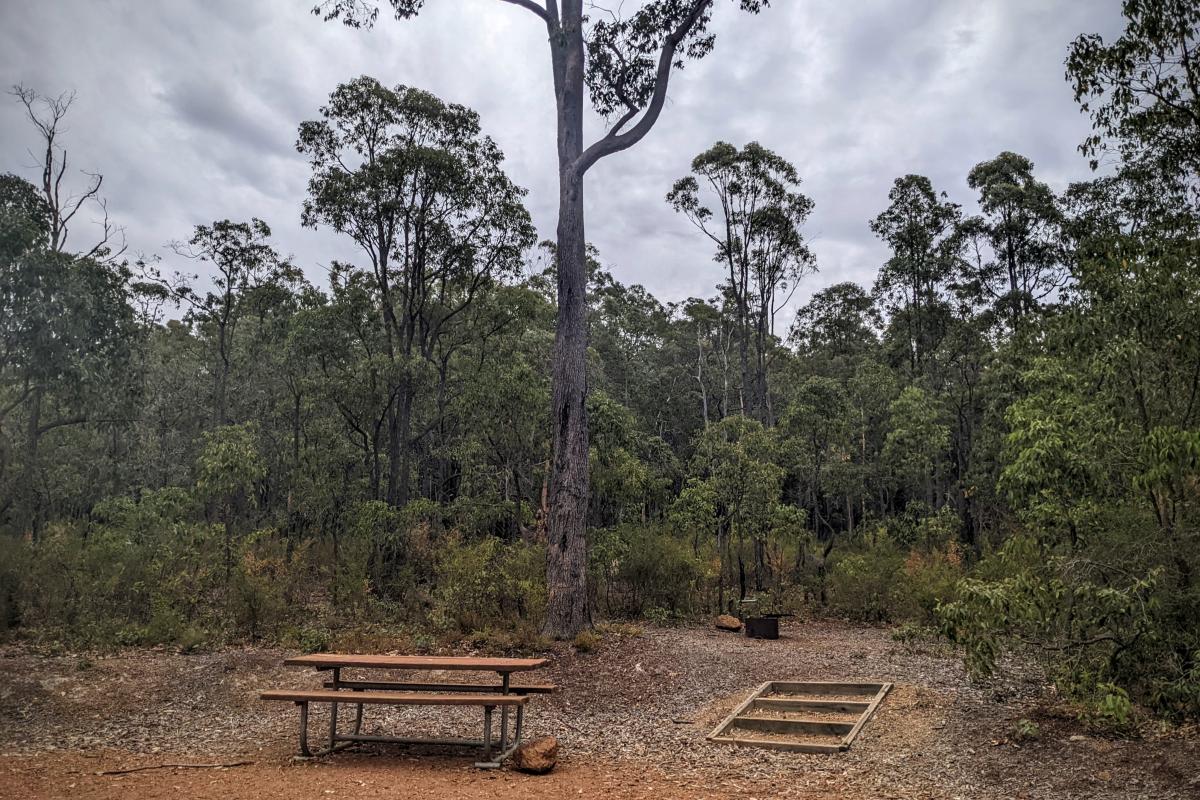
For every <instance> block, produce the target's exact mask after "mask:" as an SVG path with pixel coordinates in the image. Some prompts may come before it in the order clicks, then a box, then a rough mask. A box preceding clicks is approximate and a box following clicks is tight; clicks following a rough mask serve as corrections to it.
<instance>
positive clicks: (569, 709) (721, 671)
mask: <svg viewBox="0 0 1200 800" xmlns="http://www.w3.org/2000/svg"><path fill="white" fill-rule="evenodd" d="M783 634H784V635H783V638H781V639H779V640H778V641H761V640H748V639H746V638H744V637H741V636H738V635H735V634H728V633H721V632H717V631H715V630H710V629H704V628H683V629H650V630H647V631H646V632H645V633H644V634H643V635H641V636H634V637H628V636H623V637H618V636H614V635H609V636H606V637H605V638H604V640H603V644H602V645H601V647H600V648H599V649H598V650H597V651H595V652H592V653H587V654H581V653H575V652H574V651H572V650H571V649H569V648H566V647H560V648H557V649H556V650H555V651H554V653H553V654H552V655H553V664H552V666H551V667H550V668H548V669H546V670H543V671H540V672H537V673H534V675H533V676H532V677H531V678H530V680H532V681H537V682H542V681H552V682H554V683H557V684H558V685H559V687H560V691H559V693H558V694H555V695H552V696H535V697H534V698H533V699H532V700H531V703H530V709H529V716H528V732H529V734H530V735H535V736H536V735H552V736H556V737H558V738H559V740H560V742H561V744H562V749H563V753H564V760H565V762H566V764H567V765H568V766H569V767H574V768H576V769H578V770H583V771H588V774H589V775H592V777H590V778H589V779H588V784H587V785H589V786H597V785H606V784H604V781H603V780H602V779H601V778H598V777H595V775H594V774H593V773H595V772H596V771H597V770H599V774H602V775H604V776H607V778H609V779H615V780H617V781H618V783H619V781H620V780H621V778H622V776H624V777H626V778H632V777H633V776H637V775H640V774H642V773H643V771H644V770H650V771H652V772H653V773H654V774H655V775H657V776H659V778H658V779H659V780H663V781H667V782H668V783H669V784H671V785H674V786H679V787H683V788H684V789H689V790H690V791H693V792H695V793H696V796H700V793H702V792H715V793H717V794H718V795H720V794H745V795H747V796H751V795H749V794H747V793H754V794H753V796H757V797H760V798H765V797H786V796H792V797H822V796H828V797H831V798H832V797H838V798H847V799H848V798H859V797H870V798H892V797H895V798H964V799H965V798H971V799H972V800H975V799H976V798H978V799H980V800H988V799H990V798H996V799H997V800H1000V799H1001V798H1003V800H1009V799H1010V798H1064V799H1065V798H1122V799H1124V798H1128V799H1129V800H1132V799H1133V798H1147V799H1149V798H1153V799H1154V800H1158V799H1159V798H1200V746H1198V743H1200V733H1198V732H1197V730H1196V729H1195V728H1194V727H1193V728H1191V729H1177V730H1174V731H1170V732H1168V733H1164V734H1161V735H1159V736H1155V737H1152V738H1148V739H1140V740H1136V741H1121V740H1109V739H1102V738H1097V737H1094V736H1090V735H1087V733H1086V732H1085V731H1084V730H1082V729H1081V728H1080V727H1079V725H1078V723H1076V722H1075V721H1074V720H1073V719H1072V718H1071V717H1070V716H1069V715H1066V714H1064V713H1061V712H1059V711H1057V710H1056V708H1055V704H1054V698H1053V695H1052V693H1051V692H1049V691H1048V690H1047V688H1046V687H1045V686H1044V685H1043V684H1042V682H1041V681H1040V680H1039V676H1038V674H1037V672H1036V671H1035V670H1033V669H1031V668H1029V667H1027V666H1024V665H1020V664H1013V663H1010V664H1006V665H1005V669H1004V670H1003V672H1004V678H1003V679H1002V680H998V681H994V682H989V683H987V684H984V685H979V684H973V683H972V682H970V681H969V680H968V679H967V676H966V675H965V673H964V671H963V669H962V666H961V664H960V662H959V661H958V660H957V659H956V658H954V656H953V654H952V653H950V652H949V651H948V650H947V649H946V648H944V647H942V646H939V645H932V644H931V645H915V646H914V645H906V644H900V643H897V642H895V641H893V640H892V638H891V636H890V635H889V632H888V631H886V630H883V629H877V628H863V627H855V626H850V625H845V624H840V623H834V622H804V623H791V624H787V625H785V626H784V629H783ZM285 655H287V653H285V652H283V651H279V650H270V649H241V650H225V651H221V652H215V653H204V654H198V655H176V654H172V653H169V652H164V651H147V650H135V651H126V652H123V653H121V654H118V655H115V656H107V657H100V656H90V657H85V656H79V655H73V656H55V657H45V656H39V655H36V654H33V653H30V652H27V651H25V650H23V649H21V648H7V649H3V650H0V674H2V675H4V678H3V679H0V753H2V754H3V757H4V758H6V759H16V760H17V761H20V763H21V764H25V765H28V764H29V763H30V762H29V761H28V759H29V758H30V757H31V756H37V755H38V754H47V755H48V754H50V753H53V752H56V751H64V750H65V751H70V755H71V756H72V757H76V756H82V757H88V756H89V755H92V754H101V753H103V754H111V753H112V752H113V751H114V750H115V751H120V752H124V753H127V754H129V757H130V758H131V759H133V760H137V763H144V762H147V760H148V759H149V762H152V761H153V757H156V756H165V755H166V754H186V756H187V757H188V758H189V759H191V760H197V759H200V760H203V759H206V758H207V759H220V758H233V757H243V758H252V759H255V760H256V761H258V762H259V763H264V764H270V765H272V767H282V766H286V765H287V764H288V763H289V756H290V754H291V752H292V750H293V748H294V746H295V744H294V742H295V725H296V714H295V710H294V708H293V707H292V706H291V705H290V704H282V703H280V704H269V705H268V704H264V703H262V702H260V701H259V700H258V699H257V693H258V692H259V691H260V690H262V689H266V688H281V687H304V686H307V687H315V686H318V685H319V682H320V680H321V677H320V676H319V675H318V674H316V673H314V672H312V671H307V670H303V669H297V668H284V667H282V666H281V665H280V662H281V660H282V658H283V657H284V656H285ZM361 674H363V675H364V676H365V675H367V674H369V673H361ZM347 677H348V675H347ZM461 677H462V676H461V675H460V676H447V679H449V680H454V679H461ZM768 680H850V681H855V680H858V681H888V682H892V683H894V684H895V688H894V689H893V690H892V692H891V693H890V694H889V695H888V697H887V698H886V699H885V700H884V702H883V703H882V704H881V705H880V707H879V710H878V711H877V712H876V714H875V716H874V717H873V718H872V719H871V721H870V722H868V723H867V725H866V726H865V728H864V729H863V731H862V733H861V734H860V735H859V737H858V739H857V740H856V741H855V743H854V746H853V747H852V748H851V750H850V751H848V752H846V753H841V754H837V755H806V754H795V753H782V752H773V751H767V750H757V749H749V748H734V747H729V746H725V745H715V744H711V743H708V742H707V741H705V739H704V737H705V735H706V734H707V733H708V732H709V731H710V730H711V729H712V728H713V727H714V726H715V725H716V724H717V723H718V722H719V721H720V720H721V719H722V718H723V717H724V716H725V715H726V714H728V713H729V712H730V711H731V710H732V709H733V708H734V707H735V706H736V705H737V704H739V703H740V702H742V701H743V700H744V699H745V698H746V697H747V695H748V694H749V693H750V692H751V691H753V690H754V688H755V687H757V686H758V685H759V684H761V683H763V682H764V681H768ZM314 714H315V715H316V716H317V718H318V719H319V718H320V714H321V712H320V711H314ZM1022 717H1025V718H1029V719H1033V720H1035V721H1036V722H1037V723H1038V725H1039V727H1040V729H1041V736H1040V737H1039V738H1038V739H1037V740H1036V741H1033V742H1028V743H1018V742H1016V741H1013V737H1012V731H1013V726H1014V723H1015V722H1016V720H1018V719H1020V718H1022ZM314 725H316V723H314ZM477 725H478V711H477V710H471V709H444V708H441V709H428V708H409V709H386V710H383V709H370V710H369V711H368V717H367V723H366V724H365V725H364V728H365V729H372V728H378V729H379V730H380V731H388V730H392V731H394V730H396V729H399V728H403V729H405V730H406V731H422V732H425V733H429V734H433V735H464V734H470V733H472V732H473V731H474V730H475V728H476V727H477ZM313 736H314V738H317V737H318V734H317V728H316V727H314V729H313ZM381 752H382V753H383V754H384V755H382V756H380V757H377V758H376V757H372V756H369V755H368V756H366V757H367V758H371V759H372V763H391V762H387V761H385V758H386V755H387V754H388V753H392V754H394V753H396V752H397V751H396V750H394V749H393V750H383V751H381ZM406 755H407V754H406ZM105 757H106V758H110V757H111V756H110V755H106V756H105ZM362 757H363V756H359V757H357V758H362ZM393 757H394V755H393ZM352 758H356V757H354V756H347V755H339V756H335V757H333V758H332V759H327V760H325V761H323V762H319V763H323V764H326V766H327V767H328V768H333V766H332V762H339V760H340V761H341V763H343V764H344V763H346V760H347V759H352ZM456 758H458V759H459V760H462V761H467V760H469V758H470V756H468V755H466V754H463V755H461V756H457V757H456ZM22 759H23V760H22ZM184 760H186V759H184ZM326 762H328V763H326ZM13 763H17V762H16V761H14V762H13ZM394 763H395V764H396V765H397V767H396V768H397V769H405V768H406V767H405V766H404V765H405V764H410V763H412V762H411V760H410V759H408V758H407V757H405V758H403V759H396V760H395V762H394ZM447 763H449V764H454V763H456V762H455V761H454V760H453V759H452V760H450V761H448V762H447ZM309 766H311V765H309ZM143 774H145V773H143ZM231 774H232V773H231ZM285 774H287V773H285Z"/></svg>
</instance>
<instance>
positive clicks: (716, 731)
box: [708, 681, 772, 739]
mask: <svg viewBox="0 0 1200 800" xmlns="http://www.w3.org/2000/svg"><path fill="white" fill-rule="evenodd" d="M771 683H772V682H771V681H767V682H766V683H764V684H762V685H761V686H759V687H758V688H757V689H755V690H754V691H753V692H751V693H750V696H749V697H747V698H746V701H745V702H744V703H742V704H741V705H740V706H738V707H737V708H735V709H734V710H733V713H731V714H730V715H729V716H728V717H726V718H725V719H723V720H721V722H720V724H718V725H717V727H715V728H713V730H712V733H710V734H709V735H708V738H709V739H712V738H713V737H715V736H720V735H721V734H722V733H724V732H725V730H726V729H727V728H728V727H729V726H730V725H732V724H733V721H734V720H735V719H737V718H738V717H740V716H741V715H742V712H743V711H745V710H746V709H748V708H750V707H751V705H753V703H754V701H755V700H757V699H758V698H759V697H761V696H762V693H763V692H765V691H766V690H767V687H768V686H770V685H771Z"/></svg>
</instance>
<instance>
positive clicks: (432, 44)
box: [0, 0, 1121, 301]
mask: <svg viewBox="0 0 1200 800" xmlns="http://www.w3.org/2000/svg"><path fill="white" fill-rule="evenodd" d="M311 5H312V0H203V1H201V0H192V2H186V1H185V0H163V1H161V2H147V1H146V0H37V1H36V2H34V1H32V0H0V9H2V10H0V76H2V78H3V82H4V83H5V84H17V83H20V84H24V85H25V86H27V87H30V88H34V89H37V90H38V91H40V92H43V93H59V92H62V91H66V90H75V91H76V92H77V93H78V99H77V101H76V104H75V106H74V108H73V109H72V112H71V115H70V118H69V125H68V128H69V130H68V133H67V136H66V142H67V145H68V148H69V151H70V158H71V161H72V163H73V165H74V166H76V167H79V168H81V169H89V170H97V171H100V172H102V173H103V174H104V176H105V183H104V186H105V194H106V195H107V197H108V199H109V210H110V213H111V214H112V215H113V216H114V217H115V219H116V220H117V221H118V222H119V223H120V224H122V225H124V226H125V228H126V230H127V235H128V240H129V243H130V250H131V252H133V253H136V252H144V253H146V254H155V253H158V254H164V258H165V260H166V263H167V264H168V265H173V266H180V267H186V268H192V266H193V265H176V264H173V262H172V261H171V259H170V258H167V256H169V255H170V251H169V250H167V249H166V248H165V245H166V244H167V243H168V242H170V241H173V240H180V239H186V238H187V237H188V235H189V234H190V231H191V229H192V228H193V226H195V225H196V224H199V223H206V222H211V221H212V220H214V219H223V218H231V219H235V220H238V219H249V218H250V217H252V216H257V217H261V218H262V219H264V220H266V221H267V223H268V224H269V225H270V226H271V228H272V229H273V231H274V234H275V239H276V244H277V246H278V247H279V249H280V250H282V251H284V252H286V253H290V254H292V255H293V256H295V258H296V260H297V262H298V263H299V264H300V265H301V266H303V267H304V269H305V271H306V272H307V274H308V275H309V278H310V279H311V280H313V281H314V282H316V283H318V284H321V285H324V284H325V283H326V279H325V267H326V265H327V264H328V263H329V261H330V260H331V259H335V258H338V259H342V260H352V259H354V258H355V257H356V253H355V250H354V247H353V245H352V243H350V242H348V241H347V240H345V239H341V238H339V237H338V236H337V235H335V234H333V233H331V232H328V231H311V230H305V229H302V228H301V227H300V224H299V216H300V204H301V201H302V199H303V197H304V192H305V185H306V181H307V178H308V168H307V165H306V163H305V162H304V160H303V159H302V158H301V157H300V156H299V155H298V154H297V153H296V151H295V147H294V143H295V139H296V128H297V126H298V124H299V123H300V122H301V121H302V120H305V119H311V118H314V117H315V116H316V115H317V110H318V108H319V107H320V106H321V105H322V104H323V102H324V101H325V99H326V98H327V97H328V95H329V93H330V91H331V90H333V88H334V87H335V86H336V85H337V84H338V83H340V82H342V81H346V80H348V79H351V78H353V77H355V76H358V75H361V74H368V75H372V76H374V77H376V78H378V79H379V80H380V81H382V82H384V83H386V84H398V83H402V84H406V85H410V86H416V87H420V88H424V89H428V90H430V91H432V92H434V93H435V94H437V95H439V96H440V97H442V98H443V99H445V100H447V101H453V102H457V103H463V104H465V105H468V106H470V107H472V108H474V109H476V110H477V111H478V112H479V113H480V115H481V117H482V123H483V128H484V131H485V132H487V133H488V134H490V135H491V136H492V137H493V138H495V139H496V140H497V141H498V142H499V144H500V146H501V148H502V149H503V151H504V152H505V154H506V155H507V169H508V171H509V174H510V175H511V176H512V178H513V179H514V180H515V181H516V182H517V183H518V184H520V185H522V186H524V187H526V188H527V189H528V190H529V197H528V206H529V209H530V211H531V212H532V214H533V217H534V221H535V222H536V223H537V226H538V229H539V232H540V234H541V235H542V236H543V237H549V236H551V235H552V234H553V231H554V225H555V212H556V208H555V203H556V197H557V186H556V172H555V169H556V168H555V147H554V123H553V96H552V93H551V83H550V72H549V63H548V62H549V56H548V51H547V47H546V32H545V28H544V26H543V25H542V23H541V22H540V20H537V19H536V18H535V17H533V16H532V15H531V14H529V13H528V12H527V11H524V10H522V9H520V8H517V7H515V6H511V5H508V4H504V3H499V2H496V0H430V1H429V2H428V3H427V6H428V8H427V10H426V11H424V12H422V14H421V15H420V16H419V17H418V18H416V19H414V20H409V21H406V22H396V21H393V20H392V19H391V18H390V16H388V15H386V14H381V20H380V23H379V24H378V25H377V26H376V28H375V29H374V30H373V31H369V32H368V31H355V30H350V29H347V28H344V27H343V26H341V25H338V24H333V23H322V22H321V21H320V20H319V19H318V18H316V17H314V16H312V15H311V14H310V13H308V10H309V8H310V7H311ZM384 5H385V6H386V0H384ZM772 5H773V7H772V8H770V9H768V10H767V11H765V12H764V13H762V14H761V15H759V16H757V17H753V16H748V15H745V14H741V13H738V12H736V11H735V9H734V6H735V4H734V3H733V2H731V1H730V0H718V3H717V6H718V11H717V13H716V18H715V19H714V22H713V29H714V30H715V31H716V32H717V33H718V38H717V46H716V49H715V50H714V51H713V52H712V54H711V55H709V56H708V57H707V58H706V59H705V60H704V61H702V62H700V63H699V64H693V65H690V66H689V67H688V68H687V69H686V70H685V71H684V72H682V73H680V74H677V75H676V76H675V77H674V79H673V80H672V84H671V92H670V100H669V103H668V105H667V107H666V109H665V110H664V112H663V115H662V118H661V119H660V120H659V122H658V125H657V126H656V127H655V128H654V130H653V131H652V132H651V133H650V134H649V136H647V137H646V138H645V139H644V140H643V141H642V142H641V143H639V144H638V145H637V146H636V147H635V148H634V149H632V150H629V151H626V152H624V153H620V154H617V155H616V156H613V157H610V158H607V159H605V160H603V161H601V162H600V163H599V164H598V165H597V166H595V167H593V169H592V170H591V172H590V173H589V174H588V183H587V226H588V238H589V240H590V241H591V242H593V243H594V244H595V245H596V246H597V247H598V248H599V249H600V253H601V257H602V259H603V261H604V262H605V263H606V264H607V265H609V266H610V268H611V269H612V271H613V272H614V273H615V275H616V276H617V278H618V279H619V280H622V281H624V282H627V283H641V284H644V285H645V286H646V287H647V288H649V289H650V290H651V291H652V292H654V294H656V295H657V296H659V297H660V298H661V299H663V300H665V301H670V300H680V299H684V298H687V297H689V296H711V295H712V294H713V293H714V292H713V287H714V285H715V284H716V283H717V281H718V280H719V279H720V270H719V269H718V267H717V265H716V264H714V263H713V262H712V258H711V250H710V248H709V246H708V245H707V243H706V241H705V240H703V239H702V238H701V237H700V236H699V235H698V234H697V232H696V231H695V230H694V229H692V228H691V227H690V226H689V225H688V223H687V222H686V221H685V220H683V219H682V218H681V217H679V216H677V215H676V214H674V212H672V211H671V210H670V208H669V207H668V206H667V204H666V202H665V201H664V196H665V194H666V192H667V190H668V189H669V188H670V186H671V183H672V182H673V181H674V180H675V179H676V178H678V177H680V176H682V175H684V174H685V173H686V172H687V170H688V164H689V162H690V160H691V158H692V157H693V156H694V155H696V154H697V153H698V152H700V151H702V150H703V149H705V148H707V147H708V146H709V145H711V144H712V143H713V142H714V141H717V140H726V141H730V142H733V143H735V144H738V145H741V144H744V143H746V142H749V141H754V140H757V141H759V142H761V143H762V144H763V145H765V146H767V147H769V148H771V149H773V150H775V151H777V152H778V153H780V154H781V155H783V156H784V157H786V158H788V159H789V160H791V161H792V162H793V163H794V164H795V165H796V167H797V169H798V170H799V172H800V174H801V176H802V177H803V181H804V183H803V186H802V189H803V191H805V192H806V193H807V194H808V195H809V196H810V197H812V198H813V200H814V201H815V203H816V210H815V212H814V213H813V215H812V217H811V219H810V221H809V223H808V225H807V226H806V234H807V236H808V237H809V239H810V240H811V241H812V243H813V249H814V250H815V252H816V254H817V259H818V266H819V269H820V273H819V274H817V275H815V276H813V277H811V278H808V279H807V280H806V283H805V286H804V287H802V289H801V292H800V294H799V295H798V297H797V299H798V300H800V299H803V298H804V297H807V296H808V295H810V294H811V293H812V292H813V291H814V290H816V289H819V288H821V287H823V286H827V285H830V284H832V283H836V282H839V281H843V280H855V281H859V282H861V283H863V284H865V285H870V283H871V281H872V280H873V278H874V274H875V271H876V270H877V269H878V267H879V265H880V263H881V262H882V261H883V260H884V258H885V257H886V254H885V252H884V250H883V249H882V248H881V246H880V245H879V243H878V242H877V241H875V240H874V238H873V237H872V235H871V233H870V231H869V230H868V228H867V221H868V220H869V219H870V218H871V217H873V216H874V215H876V214H877V213H879V211H880V210H882V208H883V207H884V206H885V205H886V204H887V192H888V189H889V187H890V185H891V183H892V181H893V180H894V179H895V178H896V177H898V176H900V175H904V174H907V173H912V172H915V173H921V174H925V175H928V176H929V177H930V178H931V179H932V180H933V183H934V186H935V187H936V188H938V189H944V190H945V191H947V192H948V193H949V194H950V196H951V197H952V198H953V199H955V200H956V201H958V202H962V203H964V204H965V205H966V206H967V208H968V210H970V209H972V208H973V203H972V196H971V192H970V190H969V189H968V188H967V187H966V174H967V172H968V170H970V168H971V167H972V166H973V165H975V164H976V163H978V162H979V161H982V160H985V159H988V158H991V157H993V156H995V155H996V154H997V153H999V152H1000V151H1002V150H1015V151H1017V152H1020V153H1023V154H1025V155H1027V156H1029V157H1030V158H1032V159H1033V161H1034V162H1035V164H1036V172H1037V173H1038V174H1039V176H1040V177H1041V178H1042V179H1043V180H1045V181H1047V182H1049V183H1050V184H1051V186H1053V187H1054V188H1056V189H1061V188H1064V187H1065V186H1066V184H1067V183H1069V182H1070V181H1073V180H1078V179H1081V178H1085V177H1086V176H1087V175H1088V171H1087V165H1086V163H1085V161H1084V160H1083V159H1082V158H1081V157H1080V156H1079V155H1078V153H1077V151H1076V149H1075V148H1076V145H1077V144H1078V143H1079V141H1080V140H1081V139H1082V138H1083V136H1084V135H1085V134H1086V132H1087V129H1088V124H1087V119H1086V118H1085V117H1084V116H1082V115H1081V114H1080V113H1079V112H1078V110H1077V108H1076V106H1075V104H1074V103H1073V101H1072V99H1071V93H1070V88H1069V86H1068V85H1067V83H1066V81H1065V80H1064V79H1063V59H1064V58H1065V55H1066V50H1067V45H1068V43H1069V42H1070V41H1071V40H1072V39H1073V38H1074V37H1075V36H1076V35H1078V34H1080V33H1083V32H1099V33H1102V34H1104V35H1105V37H1106V38H1108V37H1110V36H1112V35H1113V34H1115V33H1118V32H1119V30H1120V28H1121V20H1120V14H1119V6H1120V4H1119V0H988V1H986V2H985V1H984V0H970V2H963V1H962V0H942V2H935V0H906V1H904V2H901V1H899V0H852V1H848V0H774V3H773V4H772ZM0 100H3V101H4V102H2V103H0V172H16V173H18V174H20V175H24V176H26V177H28V178H31V179H33V178H35V177H36V171H35V170H33V169H31V166H32V165H33V163H34V159H33V158H32V157H31V156H30V155H29V153H28V150H29V148H30V147H32V146H33V145H34V144H35V142H36V140H35V138H34V137H33V135H32V129H31V127H30V126H29V124H28V122H27V121H26V120H25V119H24V118H23V117H22V111H21V109H20V107H19V106H18V105H17V104H16V102H15V100H13V99H12V98H0ZM589 124H590V134H591V136H592V137H594V136H596V135H599V134H600V133H602V131H603V129H602V127H601V121H600V120H597V119H595V118H594V117H593V118H591V119H590V120H589ZM78 227H79V228H80V229H79V230H78V231H77V232H76V233H75V235H76V236H77V237H78V240H77V242H76V243H77V245H79V246H83V244H84V242H83V240H84V239H85V238H86V236H87V231H86V230H85V229H84V226H78Z"/></svg>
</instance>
